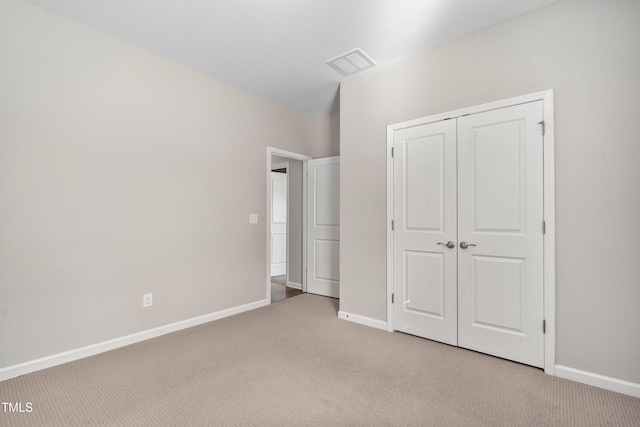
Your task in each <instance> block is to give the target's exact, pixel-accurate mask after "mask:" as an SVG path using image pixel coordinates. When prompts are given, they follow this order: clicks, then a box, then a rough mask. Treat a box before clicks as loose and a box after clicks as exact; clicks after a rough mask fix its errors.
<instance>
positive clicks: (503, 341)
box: [458, 101, 544, 367]
mask: <svg viewBox="0 0 640 427" xmlns="http://www.w3.org/2000/svg"><path fill="white" fill-rule="evenodd" d="M542 114H543V111H542V101H538V102H532V103H528V104H522V105H517V106H513V107H509V108H502V109H498V110H494V111H488V112H484V113H479V114H472V115H469V116H465V117H461V118H459V119H458V239H459V244H458V303H459V306H458V319H459V320H458V342H459V345H460V346H461V347H465V348H469V349H473V350H477V351H480V352H483V353H489V354H493V355H496V356H500V357H503V358H506V359H510V360H514V361H517V362H521V363H526V364H528V365H533V366H538V367H542V366H544V336H543V326H542V320H543V307H544V305H543V233H542V220H543V205H542V202H543V163H542V162H543V156H542V155H543V139H542V132H541V127H540V125H539V124H538V123H539V122H541V121H542V117H543V115H542ZM467 245H468V246H467Z"/></svg>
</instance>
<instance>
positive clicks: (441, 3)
mask: <svg viewBox="0 0 640 427" xmlns="http://www.w3.org/2000/svg"><path fill="white" fill-rule="evenodd" d="M28 1H29V2H30V3H33V4H35V5H38V6H40V7H42V8H44V9H47V10H50V11H52V12H55V13H58V14H60V15H62V16H65V17H67V18H70V19H72V20H75V21H78V22H81V23H83V24H85V25H87V26H90V27H93V28H96V29H98V30H101V31H103V32H105V33H108V34H111V35H113V36H116V37H118V38H120V39H123V40H125V41H127V42H130V43H132V44H134V45H137V46H139V47H142V48H144V49H147V50H150V51H152V52H155V53H157V54H159V55H162V56H164V57H166V58H169V59H171V60H174V61H176V62H179V63H182V64H184V65H186V66H188V67H191V68H194V69H197V70H200V71H202V72H205V73H207V74H209V75H212V76H214V77H217V78H219V79H221V80H223V81H226V82H227V83H230V84H232V85H235V86H237V87H240V88H242V89H245V90H248V91H250V92H253V93H255V94H257V95H258V96H261V97H263V98H266V99H269V100H271V101H273V102H276V103H278V104H281V105H284V106H287V107H289V108H292V109H294V110H297V111H300V112H304V113H308V114H320V113H325V112H329V111H334V110H336V109H337V108H338V103H337V98H336V95H337V92H338V87H339V83H340V81H341V80H343V79H344V78H345V77H344V76H342V75H341V74H339V73H338V72H337V71H335V70H334V69H332V68H330V67H329V66H327V65H326V64H325V62H326V61H327V60H329V59H331V58H334V57H336V56H338V55H341V54H343V53H345V52H347V51H350V50H352V49H355V48H359V49H361V50H362V51H364V52H365V53H366V54H367V55H369V56H370V57H371V58H372V59H373V60H374V61H375V62H376V63H377V64H378V66H382V65H384V64H388V63H390V62H393V61H395V60H397V59H400V58H402V57H405V56H408V55H411V54H414V53H417V52H419V51H422V50H426V49H428V48H430V47H433V46H437V45H440V44H443V43H446V42H448V41H451V40H454V39H457V38H460V37H462V36H464V35H466V34H470V33H472V32H475V31H478V30H480V29H482V28H486V27H489V26H491V25H495V24H497V23H499V22H502V21H505V20H508V19H510V18H513V17H515V16H518V15H521V14H524V13H526V12H529V11H531V10H534V9H536V8H539V7H542V6H545V5H547V4H550V3H553V2H554V1H557V0H517V1H514V0H269V1H266V0H90V1H87V0H28ZM365 72H366V71H365Z"/></svg>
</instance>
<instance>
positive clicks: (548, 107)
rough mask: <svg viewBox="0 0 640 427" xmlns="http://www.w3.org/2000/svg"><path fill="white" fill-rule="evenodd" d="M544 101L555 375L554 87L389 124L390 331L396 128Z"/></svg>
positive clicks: (549, 367)
mask: <svg viewBox="0 0 640 427" xmlns="http://www.w3.org/2000/svg"><path fill="white" fill-rule="evenodd" d="M538 100H542V101H543V110H544V112H543V114H544V115H543V117H544V123H545V135H544V171H543V175H544V202H543V203H544V220H545V223H546V233H545V235H544V238H543V248H544V284H543V287H544V318H545V321H546V333H545V335H544V371H545V373H547V374H549V375H555V359H556V357H555V346H556V322H555V318H556V316H555V314H556V297H555V296H556V293H555V289H556V280H555V260H556V254H555V246H556V235H555V191H554V190H555V184H554V183H555V176H554V153H555V149H554V146H555V145H554V113H553V90H545V91H541V92H536V93H531V94H527V95H522V96H517V97H513V98H508V99H503V100H499V101H494V102H489V103H486V104H481V105H476V106H472V107H467V108H462V109H459V110H454V111H449V112H446V113H440V114H435V115H432V116H428V117H422V118H418V119H413V120H408V121H405V122H401V123H395V124H392V125H389V126H387V330H388V331H389V332H392V331H393V330H394V325H393V304H392V303H391V296H392V293H393V231H392V230H391V221H392V220H393V158H392V156H391V150H392V147H393V134H394V132H395V131H396V130H400V129H405V128H409V127H413V126H419V125H424V124H428V123H433V122H438V121H441V120H445V119H452V118H456V117H460V116H462V115H465V114H475V113H480V112H484V111H490V110H495V109H498V108H505V107H510V106H513V105H518V104H524V103H527V102H532V101H538Z"/></svg>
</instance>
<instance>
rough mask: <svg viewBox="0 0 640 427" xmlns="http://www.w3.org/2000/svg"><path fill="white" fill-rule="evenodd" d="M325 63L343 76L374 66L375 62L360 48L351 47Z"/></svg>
mask: <svg viewBox="0 0 640 427" xmlns="http://www.w3.org/2000/svg"><path fill="white" fill-rule="evenodd" d="M327 65H328V66H330V67H331V68H333V69H334V70H336V71H337V72H339V73H340V74H342V75H343V76H346V77H349V76H351V75H353V74H356V73H359V72H360V71H364V70H368V69H369V68H373V67H375V66H376V63H375V62H373V60H372V59H371V58H369V57H368V56H367V55H365V53H364V52H363V51H361V50H360V49H353V50H350V51H349V52H347V53H343V54H342V55H340V56H336V57H335V58H333V59H330V60H328V61H327Z"/></svg>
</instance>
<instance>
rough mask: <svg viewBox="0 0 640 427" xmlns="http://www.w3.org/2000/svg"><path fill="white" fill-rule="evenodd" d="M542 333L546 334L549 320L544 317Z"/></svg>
mask: <svg viewBox="0 0 640 427" xmlns="http://www.w3.org/2000/svg"><path fill="white" fill-rule="evenodd" d="M542 333H543V334H546V333H547V321H546V320H544V319H542Z"/></svg>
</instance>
